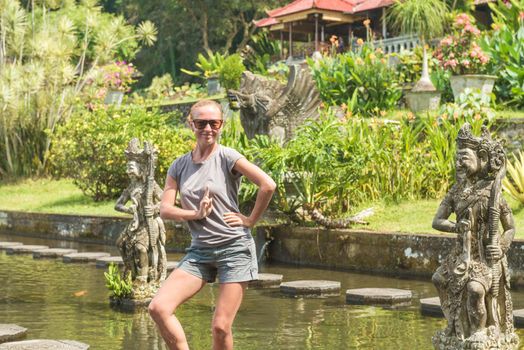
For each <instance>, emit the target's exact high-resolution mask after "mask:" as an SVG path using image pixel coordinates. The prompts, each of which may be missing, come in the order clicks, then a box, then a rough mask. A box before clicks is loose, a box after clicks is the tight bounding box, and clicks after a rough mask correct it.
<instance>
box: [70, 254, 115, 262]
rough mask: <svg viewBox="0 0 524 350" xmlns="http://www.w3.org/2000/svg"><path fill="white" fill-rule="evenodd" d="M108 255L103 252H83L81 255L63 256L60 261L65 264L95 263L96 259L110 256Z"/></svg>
mask: <svg viewBox="0 0 524 350" xmlns="http://www.w3.org/2000/svg"><path fill="white" fill-rule="evenodd" d="M110 255H111V254H109V253H104V252H83V253H73V254H67V255H64V257H63V258H62V261H63V262H65V263H88V262H96V261H97V259H100V258H104V257H107V256H110Z"/></svg>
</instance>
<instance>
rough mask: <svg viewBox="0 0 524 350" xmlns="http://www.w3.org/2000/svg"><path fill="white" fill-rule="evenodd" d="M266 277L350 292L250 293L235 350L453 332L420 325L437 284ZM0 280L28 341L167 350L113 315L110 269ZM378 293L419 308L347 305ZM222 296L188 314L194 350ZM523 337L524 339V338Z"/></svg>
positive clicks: (5, 273)
mask: <svg viewBox="0 0 524 350" xmlns="http://www.w3.org/2000/svg"><path fill="white" fill-rule="evenodd" d="M0 240H6V239H5V237H2V236H0ZM16 240H17V241H24V240H25V238H24V239H20V238H19V237H16ZM44 242H45V243H47V244H48V245H51V246H57V245H56V244H55V242H54V241H44ZM44 242H42V241H39V242H34V241H30V240H28V241H24V243H26V244H29V243H44ZM75 244H76V245H77V246H76V247H75V248H82V249H85V247H84V246H82V245H79V244H78V243H75ZM177 258H180V257H179V256H173V257H172V259H173V260H175V259H177ZM263 271H264V272H269V273H279V274H283V275H284V279H285V280H288V281H290V280H296V279H328V280H335V281H340V282H341V285H342V291H343V293H341V295H340V296H339V297H334V298H324V299H322V298H318V299H304V298H289V297H284V296H282V295H280V292H279V291H278V289H277V290H257V289H248V290H247V292H246V295H245V300H244V303H243V304H242V307H241V308H240V310H239V314H238V317H237V320H236V323H235V325H234V334H235V344H236V348H237V349H241V350H259V349H285V350H288V349H289V350H294V349H297V350H298V349H300V350H302V349H328V350H331V349H359V350H361V349H395V350H398V349H431V336H432V335H433V334H434V333H435V331H436V330H438V329H441V328H444V326H445V321H444V319H442V318H434V317H425V316H422V315H421V314H420V312H419V310H418V308H419V304H418V302H417V301H416V300H417V299H418V298H424V297H431V296H435V295H436V292H435V290H434V288H433V286H432V285H431V283H430V282H429V281H423V280H407V279H395V278H384V277H379V276H368V275H362V274H354V273H348V272H340V271H328V270H320V269H307V268H295V267H290V266H279V265H269V266H264V267H263ZM0 281H2V282H1V283H0V322H1V323H16V324H19V325H21V326H23V327H27V328H29V334H28V339H36V338H52V339H74V340H78V341H81V342H84V343H87V344H90V345H91V348H92V349H103V350H106V349H107V350H111V349H126V350H127V349H131V350H133V349H136V350H142V349H144V350H149V349H151V350H167V348H166V347H165V345H164V344H163V341H162V339H161V338H160V336H159V333H158V331H157V330H156V328H155V325H154V323H153V322H152V321H151V319H150V318H149V316H148V314H147V313H146V312H145V311H144V312H141V313H124V312H119V311H115V310H113V309H111V308H110V307H109V303H108V292H107V290H106V289H105V286H104V277H103V270H101V269H96V268H95V267H94V266H93V265H81V264H63V263H62V262H61V261H59V260H33V259H32V257H31V256H7V255H6V254H5V253H0ZM377 286H379V287H393V288H407V289H411V290H412V291H413V293H414V295H415V298H416V299H415V301H414V302H413V304H412V305H411V306H408V307H405V308H399V309H392V310H387V309H383V308H380V307H373V306H353V305H346V304H345V298H344V291H345V290H346V289H349V288H364V287H377ZM217 293H218V288H217V286H216V285H208V286H206V287H205V288H204V289H203V290H202V292H201V293H199V294H198V295H197V296H196V297H195V298H194V299H192V300H191V301H189V302H188V303H187V304H185V305H183V306H182V307H181V308H180V311H179V313H178V316H179V318H180V320H181V322H182V324H183V325H184V328H185V330H186V334H187V337H188V340H189V343H190V346H191V349H196V350H200V349H210V348H211V318H212V313H213V310H214V305H215V301H216V296H217ZM513 296H514V301H515V306H516V307H515V308H516V309H518V308H522V307H524V290H517V291H513ZM518 333H519V335H520V336H521V338H523V339H524V333H523V332H522V331H521V330H519V331H518Z"/></svg>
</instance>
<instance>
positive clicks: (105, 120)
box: [50, 105, 193, 201]
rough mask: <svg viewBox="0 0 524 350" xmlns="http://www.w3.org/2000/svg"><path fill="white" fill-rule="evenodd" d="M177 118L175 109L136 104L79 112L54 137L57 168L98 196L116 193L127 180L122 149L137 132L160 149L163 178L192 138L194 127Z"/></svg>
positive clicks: (159, 169) (159, 168)
mask: <svg viewBox="0 0 524 350" xmlns="http://www.w3.org/2000/svg"><path fill="white" fill-rule="evenodd" d="M174 120H177V117H176V115H172V114H171V115H169V114H159V113H157V112H156V111H148V110H146V109H145V107H141V106H136V105H131V106H126V107H123V108H115V107H110V108H107V109H104V108H98V109H96V110H94V111H92V112H89V111H82V112H79V113H77V114H75V115H73V116H72V117H71V119H70V120H69V121H68V122H67V123H66V124H64V125H63V126H60V127H59V128H58V129H57V132H56V135H55V136H54V137H53V143H54V146H53V148H52V150H51V155H50V161H51V165H52V166H51V168H52V170H53V173H54V174H55V175H57V176H65V177H71V178H72V179H73V181H74V183H75V184H76V185H77V186H78V187H79V188H80V189H81V190H82V191H83V192H84V193H85V194H86V195H88V196H90V197H92V198H93V199H94V200H95V201H99V200H104V199H111V198H116V197H117V196H118V195H120V193H121V192H122V190H123V189H124V188H125V187H126V186H127V185H128V183H129V179H128V177H127V175H126V158H125V155H124V150H125V149H126V147H127V144H128V142H129V141H130V140H131V138H133V137H138V138H139V139H140V140H141V141H142V142H143V141H145V140H149V141H151V142H152V143H153V145H154V146H155V147H156V148H157V149H158V150H159V156H158V165H157V169H156V173H157V182H158V183H159V184H162V183H163V182H164V176H165V174H166V172H167V169H168V167H169V166H170V164H171V162H172V161H173V160H174V159H175V158H176V157H178V156H179V155H181V154H183V153H185V152H187V151H189V150H190V149H191V146H192V143H193V141H192V140H193V137H192V133H191V131H190V130H189V129H187V128H184V127H182V126H179V125H176V122H175V121H174Z"/></svg>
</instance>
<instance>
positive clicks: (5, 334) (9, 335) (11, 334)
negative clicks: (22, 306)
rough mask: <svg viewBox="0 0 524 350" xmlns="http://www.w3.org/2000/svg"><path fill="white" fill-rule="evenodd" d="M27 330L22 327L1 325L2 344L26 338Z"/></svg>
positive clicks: (0, 339)
mask: <svg viewBox="0 0 524 350" xmlns="http://www.w3.org/2000/svg"><path fill="white" fill-rule="evenodd" d="M26 334H27V328H24V327H20V326H18V325H16V324H10V323H7V324H6V323H0V343H5V342H7V341H13V340H18V339H20V338H23V337H25V335H26Z"/></svg>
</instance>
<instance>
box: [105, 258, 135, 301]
mask: <svg viewBox="0 0 524 350" xmlns="http://www.w3.org/2000/svg"><path fill="white" fill-rule="evenodd" d="M104 277H105V279H106V287H107V289H109V291H110V292H111V294H112V296H113V297H115V298H118V299H120V298H126V297H129V296H130V295H131V293H132V292H133V281H132V280H131V273H128V274H127V276H124V277H122V276H121V274H120V269H119V268H118V266H117V265H116V264H114V263H110V264H109V267H108V270H107V272H104Z"/></svg>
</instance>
